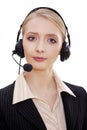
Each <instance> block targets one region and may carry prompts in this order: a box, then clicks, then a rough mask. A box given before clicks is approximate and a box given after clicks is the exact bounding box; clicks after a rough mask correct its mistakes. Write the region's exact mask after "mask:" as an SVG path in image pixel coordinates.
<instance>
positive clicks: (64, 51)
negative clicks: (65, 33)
mask: <svg viewBox="0 0 87 130" xmlns="http://www.w3.org/2000/svg"><path fill="white" fill-rule="evenodd" d="M69 56H70V46H69V44H68V43H67V42H63V44H62V48H61V51H60V60H61V61H64V60H67V59H68V58H69Z"/></svg>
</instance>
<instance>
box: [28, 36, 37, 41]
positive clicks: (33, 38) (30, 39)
mask: <svg viewBox="0 0 87 130" xmlns="http://www.w3.org/2000/svg"><path fill="white" fill-rule="evenodd" d="M27 39H28V40H29V41H34V40H35V39H36V38H35V37H34V36H30V37H28V38H27Z"/></svg>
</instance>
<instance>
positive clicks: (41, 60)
mask: <svg viewBox="0 0 87 130" xmlns="http://www.w3.org/2000/svg"><path fill="white" fill-rule="evenodd" d="M33 59H34V60H35V61H37V62H43V61H45V60H46V58H43V57H33Z"/></svg>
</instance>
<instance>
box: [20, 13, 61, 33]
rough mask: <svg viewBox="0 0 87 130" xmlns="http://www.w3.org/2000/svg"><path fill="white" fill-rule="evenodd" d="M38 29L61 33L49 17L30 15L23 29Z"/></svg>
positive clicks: (39, 30)
mask: <svg viewBox="0 0 87 130" xmlns="http://www.w3.org/2000/svg"><path fill="white" fill-rule="evenodd" d="M32 30H33V31H38V32H45V33H46V32H48V33H56V34H57V33H59V32H60V31H59V29H58V27H57V26H56V25H55V24H54V23H53V22H52V21H50V20H49V19H47V18H46V17H43V16H37V15H34V16H32V17H30V18H29V19H28V21H27V23H26V24H25V25H24V27H23V31H24V32H25V31H32Z"/></svg>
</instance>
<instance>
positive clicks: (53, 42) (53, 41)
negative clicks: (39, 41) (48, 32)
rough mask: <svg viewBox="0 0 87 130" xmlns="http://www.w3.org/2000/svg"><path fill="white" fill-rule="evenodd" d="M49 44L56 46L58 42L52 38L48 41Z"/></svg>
mask: <svg viewBox="0 0 87 130" xmlns="http://www.w3.org/2000/svg"><path fill="white" fill-rule="evenodd" d="M48 42H49V43H52V44H55V43H56V40H55V39H53V38H50V39H49V40H48Z"/></svg>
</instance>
